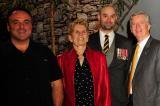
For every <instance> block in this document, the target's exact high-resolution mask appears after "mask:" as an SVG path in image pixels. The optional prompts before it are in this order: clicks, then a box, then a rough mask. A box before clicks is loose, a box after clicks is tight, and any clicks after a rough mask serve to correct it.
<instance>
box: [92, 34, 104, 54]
mask: <svg viewBox="0 0 160 106" xmlns="http://www.w3.org/2000/svg"><path fill="white" fill-rule="evenodd" d="M95 35H96V36H94V45H95V47H96V48H97V50H99V51H102V47H101V43H100V35H99V31H98V32H96V33H95Z"/></svg>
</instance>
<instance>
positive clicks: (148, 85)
mask: <svg viewBox="0 0 160 106" xmlns="http://www.w3.org/2000/svg"><path fill="white" fill-rule="evenodd" d="M132 83H133V85H132V90H133V106H160V41H158V40H155V39H153V38H152V37H150V38H149V39H148V41H147V43H146V45H145V46H144V49H143V51H142V54H141V56H140V58H139V61H138V64H137V67H136V71H135V74H134V78H133V82H132Z"/></svg>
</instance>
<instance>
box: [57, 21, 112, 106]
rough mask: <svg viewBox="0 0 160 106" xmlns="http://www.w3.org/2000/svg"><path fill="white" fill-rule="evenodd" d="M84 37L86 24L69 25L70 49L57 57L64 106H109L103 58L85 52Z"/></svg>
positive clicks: (106, 71)
mask: <svg viewBox="0 0 160 106" xmlns="http://www.w3.org/2000/svg"><path fill="white" fill-rule="evenodd" d="M88 37H89V33H88V24H87V22H86V21H85V20H83V19H77V20H75V21H73V22H72V23H71V24H70V26H69V36H68V38H69V41H70V42H71V43H72V47H73V48H72V49H71V50H69V51H66V52H64V53H63V54H62V55H60V56H58V61H59V64H60V67H61V69H62V72H63V76H64V78H63V84H64V92H65V100H64V104H65V106H111V97H110V81H109V76H108V68H107V63H106V57H105V56H104V55H103V54H102V53H100V52H98V51H93V50H90V49H89V48H87V42H88Z"/></svg>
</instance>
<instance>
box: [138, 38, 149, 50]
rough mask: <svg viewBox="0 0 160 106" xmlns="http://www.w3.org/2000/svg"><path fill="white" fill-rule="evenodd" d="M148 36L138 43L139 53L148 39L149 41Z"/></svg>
mask: <svg viewBox="0 0 160 106" xmlns="http://www.w3.org/2000/svg"><path fill="white" fill-rule="evenodd" d="M149 37H150V35H149V36H148V37H146V38H145V39H144V40H142V41H141V42H138V43H137V44H139V46H140V52H142V50H143V48H144V46H145V45H146V43H147V41H148V39H149Z"/></svg>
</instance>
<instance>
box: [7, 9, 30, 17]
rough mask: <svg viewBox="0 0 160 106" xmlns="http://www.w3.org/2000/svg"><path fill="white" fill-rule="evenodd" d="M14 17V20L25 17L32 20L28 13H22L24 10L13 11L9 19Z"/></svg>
mask: <svg viewBox="0 0 160 106" xmlns="http://www.w3.org/2000/svg"><path fill="white" fill-rule="evenodd" d="M13 17H14V18H22V17H25V18H28V19H31V16H30V15H29V14H28V13H27V12H25V11H22V10H15V11H13V12H12V14H11V15H10V17H9V18H13Z"/></svg>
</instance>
